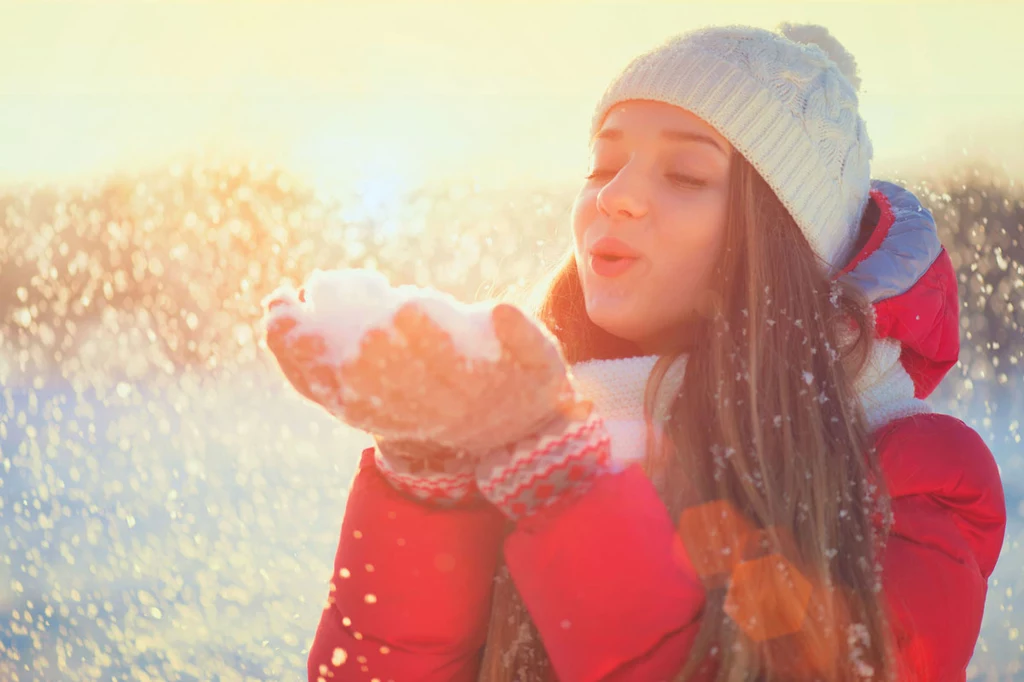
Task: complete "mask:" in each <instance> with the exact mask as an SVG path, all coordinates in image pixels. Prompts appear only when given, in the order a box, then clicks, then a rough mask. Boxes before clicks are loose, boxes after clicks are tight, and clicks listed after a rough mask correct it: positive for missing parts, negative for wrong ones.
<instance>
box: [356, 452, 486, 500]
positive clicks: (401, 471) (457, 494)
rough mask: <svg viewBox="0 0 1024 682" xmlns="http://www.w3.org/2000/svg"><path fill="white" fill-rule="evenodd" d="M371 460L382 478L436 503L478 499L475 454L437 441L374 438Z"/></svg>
mask: <svg viewBox="0 0 1024 682" xmlns="http://www.w3.org/2000/svg"><path fill="white" fill-rule="evenodd" d="M376 442H377V447H376V448H375V449H374V460H375V462H376V463H377V469H378V470H379V471H380V472H381V474H383V476H384V478H385V479H386V480H387V481H388V483H390V484H391V485H392V487H394V488H396V489H397V490H398V491H399V492H402V493H404V494H405V495H407V496H409V497H411V498H413V499H415V500H418V501H420V502H424V503H426V504H430V505H433V506H437V507H457V506H461V505H464V504H468V503H471V502H475V501H479V500H480V499H481V498H480V492H479V491H478V490H477V487H476V477H475V469H476V463H477V458H475V457H473V456H471V455H469V454H468V453H464V452H458V451H455V450H452V449H451V448H446V447H444V446H441V445H437V444H436V443H429V442H422V441H390V440H386V439H383V438H380V437H377V438H376Z"/></svg>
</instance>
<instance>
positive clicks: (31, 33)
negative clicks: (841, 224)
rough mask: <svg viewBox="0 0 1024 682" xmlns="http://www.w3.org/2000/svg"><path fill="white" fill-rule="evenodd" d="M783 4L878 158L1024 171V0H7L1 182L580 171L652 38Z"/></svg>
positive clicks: (395, 186) (555, 178) (402, 184)
mask: <svg viewBox="0 0 1024 682" xmlns="http://www.w3.org/2000/svg"><path fill="white" fill-rule="evenodd" d="M785 20H788V21H794V22H814V23H821V24H824V25H825V26H827V27H828V28H830V29H831V30H832V32H833V34H834V35H836V37H838V38H839V39H840V40H841V41H842V42H843V43H844V44H845V45H846V46H847V48H848V49H849V50H850V51H851V52H852V53H853V54H854V56H855V57H856V58H857V60H858V62H859V64H860V69H861V76H862V80H863V85H862V93H861V97H862V112H863V115H864V117H865V119H866V120H867V122H868V129H869V132H870V134H871V137H872V139H873V142H874V147H875V164H876V165H875V168H876V171H877V173H876V174H881V173H886V172H889V173H897V174H900V173H912V172H914V171H915V170H917V169H918V168H920V167H922V166H923V167H934V166H935V165H936V164H941V163H944V162H946V161H948V160H950V159H952V160H954V161H962V160H965V159H970V160H971V161H973V160H976V159H977V158H983V159H988V160H990V161H991V163H993V164H994V165H995V166H997V167H998V166H1004V167H1006V168H1007V169H1008V170H1009V171H1010V172H1012V173H1014V174H1016V175H1018V176H1019V177H1024V88H1021V87H1020V86H1019V82H1020V74H1019V71H1020V69H1021V67H1022V66H1024V41H1022V40H1020V35H1019V32H1020V26H1021V24H1022V21H1024V3H1021V2H989V3H984V2H978V1H972V2H969V3H968V2H920V3H919V2H903V3H892V2H884V3H882V2H858V3H852V2H817V3H803V2H755V3H745V4H739V3H722V2H715V3H711V2H679V1H675V2H628V3H627V2H590V1H579V0H577V1H571V2H566V1H563V2H554V1H552V0H543V1H541V0H537V1H533V2H531V1H525V2H523V1H520V2H502V3H498V2H490V1H487V0H475V1H466V2H435V1H428V0H417V1H416V2H409V3H394V2H379V1H374V2H370V1H366V2H248V1H247V2H241V1H231V2H227V1H222V0H214V1H212V2H209V1H208V2H202V3H199V2H189V3H169V2H138V1H135V0H133V1H132V2H121V1H118V2H85V3H79V2H76V3H47V2H44V3H12V2H8V0H0V183H9V182H18V181H46V180H54V179H59V180H65V179H78V178H83V177H88V176H90V175H94V174H96V173H107V172H110V171H114V170H122V169H123V170H129V171H132V170H138V169H146V168H150V167H153V166H156V165H159V164H163V163H165V162H167V161H168V160H169V159H172V158H176V157H181V156H187V155H192V154H197V153H202V154H215V155H218V156H231V155H242V156H243V157H245V158H248V159H253V158H255V159H259V160H266V161H271V162H274V163H279V164H282V165H284V166H286V167H288V168H290V169H293V170H294V171H295V172H296V173H298V174H300V175H303V176H306V177H307V178H309V179H310V180H312V181H314V182H315V183H317V184H318V185H319V186H321V187H322V188H324V189H327V190H342V189H349V188H353V187H355V188H357V189H362V190H363V191H365V192H373V193H377V194H378V195H379V197H378V198H379V199H380V200H385V201H386V199H387V197H388V195H389V194H390V193H395V192H400V191H401V190H403V189H406V188H409V187H412V186H415V185H416V184H418V183H421V182H424V181H425V180H435V181H437V180H442V181H443V180H445V179H448V178H457V179H472V180H473V181H476V182H478V183H480V184H483V185H490V184H497V185H503V184H516V183H519V182H521V181H525V182H528V183H531V184H532V183H537V182H558V183H561V182H565V183H570V184H571V183H575V182H577V181H578V179H579V178H580V177H581V176H582V175H583V174H584V173H585V172H586V163H587V155H586V137H585V136H586V131H587V125H588V122H589V118H590V115H591V109H592V107H593V106H594V104H595V102H596V100H597V98H598V97H599V95H600V94H601V92H602V91H603V89H604V88H605V86H606V85H607V84H608V82H609V81H610V79H611V78H612V76H613V75H614V74H615V73H617V72H618V70H619V69H621V68H622V67H623V66H624V65H625V64H626V63H627V62H628V61H629V60H630V59H631V58H632V57H633V56H635V55H637V54H639V53H640V52H642V51H644V50H646V49H648V48H649V47H652V46H654V45H656V44H657V43H659V42H661V41H662V40H664V39H666V38H668V37H670V36H671V35H673V34H675V33H679V32H682V31H685V30H687V29H689V28H693V27H698V26H701V25H705V24H711V23H743V24H752V25H758V26H763V27H765V28H772V27H774V26H776V25H777V24H778V23H779V22H780V21H785Z"/></svg>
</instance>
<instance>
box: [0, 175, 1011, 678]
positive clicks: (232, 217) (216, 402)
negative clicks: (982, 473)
mask: <svg viewBox="0 0 1024 682" xmlns="http://www.w3.org/2000/svg"><path fill="white" fill-rule="evenodd" d="M911 188H912V189H914V190H915V191H916V192H917V193H918V195H919V196H921V198H922V199H923V200H924V201H925V202H926V204H927V205H928V206H929V208H930V209H931V210H932V211H933V212H934V214H935V216H936V219H937V221H938V222H939V225H940V229H941V231H942V237H943V241H944V243H945V244H946V246H947V248H948V249H949V253H950V256H951V258H952V260H953V263H954V266H955V267H956V269H957V273H958V277H959V282H960V287H961V300H962V301H963V310H962V311H961V317H962V324H961V330H962V339H963V351H962V354H961V361H960V363H959V364H958V365H957V366H956V367H955V368H954V369H953V370H952V371H951V373H950V376H949V377H948V378H947V379H946V381H945V382H944V383H943V384H942V386H940V388H939V390H938V391H937V393H936V395H934V396H933V397H932V398H931V399H930V402H931V403H932V404H933V406H934V407H935V408H936V409H938V410H942V411H947V412H951V413H953V414H956V415H957V416H960V417H962V418H963V419H965V420H966V421H968V423H970V424H971V425H972V426H973V427H974V428H976V429H977V430H978V431H979V433H981V435H982V436H983V437H984V438H985V440H986V442H987V443H988V444H989V445H990V446H991V448H992V449H993V451H994V452H995V454H996V457H997V458H998V460H999V464H1000V467H1001V471H1002V475H1003V477H1004V481H1005V484H1006V493H1007V504H1008V508H1009V511H1010V524H1009V528H1008V532H1007V539H1006V546H1005V549H1004V556H1003V558H1002V560H1001V561H1000V564H999V566H998V567H997V569H996V573H995V575H994V576H993V577H992V580H991V582H990V590H989V602H988V608H987V611H986V614H985V620H984V623H983V628H982V634H981V640H980V641H979V644H978V647H977V650H976V655H975V658H974V660H973V662H972V664H971V669H970V674H971V676H972V678H974V679H996V678H999V679H1005V678H1006V676H1007V675H1009V674H1010V672H1009V671H1011V670H1016V669H1017V668H1018V667H1020V665H1021V664H1022V663H1024V644H1022V641H1021V638H1020V636H1019V632H1020V630H1021V629H1022V628H1024V616H1022V615H1021V613H1022V611H1024V608H1021V607H1020V606H1018V605H1017V604H1016V602H1017V601H1018V600H1019V596H1018V595H1019V594H1020V593H1021V592H1020V590H1019V589H1018V586H1019V583H1020V581H1021V578H1022V574H1021V570H1022V569H1021V566H1022V565H1024V555H1022V552H1021V547H1020V543H1021V541H1022V540H1024V448H1022V446H1021V429H1020V415H1021V414H1024V403H1022V400H1024V398H1022V394H1024V392H1022V391H1021V390H1020V383H1021V376H1022V371H1021V363H1022V361H1024V333H1022V329H1021V325H1022V324H1024V312H1022V310H1024V246H1022V244H1021V240H1022V239H1024V192H1022V191H1021V187H1020V186H1019V185H1015V184H1013V183H1010V182H1009V181H1007V180H1001V179H998V178H989V177H986V176H984V175H982V174H978V173H976V172H973V171H972V172H967V173H964V174H962V175H961V176H952V177H949V178H946V179H944V180H943V181H941V182H938V181H934V182H931V183H927V184H923V183H919V184H916V185H911ZM571 201H572V194H571V192H568V193H566V192H556V191H554V190H546V189H544V190H538V191H535V192H529V191H526V190H516V191H512V190H507V191H504V192H502V191H493V192H486V193H485V192H480V191H476V190H475V189H473V188H471V187H447V188H425V189H423V190H421V191H419V192H418V193H416V194H413V195H410V196H407V197H404V198H403V203H402V205H401V206H400V207H398V208H396V210H395V211H394V213H395V215H397V216H399V217H398V218H397V221H398V222H397V224H399V225H401V227H399V228H394V227H393V225H391V226H389V228H388V229H383V227H382V226H381V225H380V224H379V223H377V222H375V219H374V217H373V212H372V211H360V210H347V209H349V208H351V207H348V206H341V205H339V204H338V203H337V202H331V201H327V200H324V199H322V198H321V197H318V196H317V195H316V194H315V193H314V192H312V191H310V190H308V189H306V188H305V187H304V185H303V183H302V182H301V181H300V179H298V178H295V177H292V176H290V175H289V174H288V173H286V172H284V171H283V170H281V169H278V168H275V167H272V166H265V165H262V164H248V165H246V164H239V165H204V164H201V163H196V164H194V165H191V166H190V165H184V164H183V165H179V166H176V167H174V168H170V169H167V170H166V171H161V172H154V173H150V174H144V175H137V176H124V177H119V178H115V179H109V180H105V181H97V184H95V185H93V186H87V187H37V188H20V189H9V190H6V191H0V210H2V212H3V219H4V223H3V225H4V227H3V232H2V233H0V276H2V277H3V286H2V287H0V296H4V297H6V299H5V301H4V304H3V305H0V315H2V319H0V337H2V340H3V342H2V344H0V466H2V472H0V519H2V536H0V541H2V542H3V544H4V546H5V549H6V551H5V552H4V555H3V560H2V562H0V596H2V604H0V608H2V609H3V616H2V617H0V631H2V632H0V644H2V646H0V679H4V680H8V679H10V680H21V681H24V680H69V681H70V682H77V681H79V680H101V679H102V680H118V681H126V680H141V681H144V682H145V681H156V680H161V681H164V680H190V681H198V680H215V679H219V680H284V679H297V678H301V677H302V676H303V675H304V670H305V662H306V652H307V649H308V646H309V643H310V641H311V639H312V636H313V633H314V631H315V628H316V624H317V622H318V620H319V617H320V612H321V609H322V607H323V604H324V601H325V599H326V598H327V596H328V577H329V576H330V575H331V572H332V564H331V562H332V560H333V558H334V550H335V548H336V544H337V540H338V532H339V520H340V518H341V515H342V512H343V510H344V507H345V501H346V491H347V488H348V484H349V482H350V480H351V477H352V474H353V471H354V468H355V465H356V461H357V459H358V456H359V452H360V450H361V449H362V448H363V447H364V446H366V445H367V444H368V438H367V437H366V436H365V435H363V434H360V433H357V432H355V431H352V430H350V429H348V428H347V427H345V426H343V425H341V424H340V423H339V422H337V421H335V420H333V419H332V418H331V417H330V416H329V415H328V414H326V413H325V412H323V411H322V410H318V409H316V408H315V407H314V406H312V405H310V404H309V403H307V402H305V401H303V400H302V399H301V398H299V397H298V396H297V395H296V393H295V391H293V390H290V388H289V387H288V385H287V384H286V382H285V380H284V379H283V377H282V376H281V374H280V372H279V370H277V368H276V367H275V365H274V364H273V362H272V360H271V359H270V358H269V356H268V353H267V351H266V349H265V348H264V347H263V345H262V341H261V340H260V330H259V325H258V322H259V319H260V315H261V312H262V309H261V301H262V300H263V298H264V297H265V296H266V295H267V294H269V293H270V292H271V291H273V290H274V289H275V288H276V287H278V286H279V285H281V284H282V283H290V284H291V285H292V286H295V287H297V286H299V285H300V284H302V283H304V282H306V280H307V278H308V277H309V275H310V274H311V273H313V272H314V271H315V270H316V269H320V270H322V271H324V272H327V271H332V270H337V269H339V268H358V269H365V270H375V271H377V272H380V273H382V276H384V277H387V279H388V280H389V281H391V282H393V283H395V284H399V285H415V286H418V287H433V288H436V289H438V290H441V291H445V292H448V293H450V294H452V295H454V296H455V297H456V298H458V299H459V300H462V301H480V300H484V299H487V298H492V297H495V296H497V295H498V294H502V295H506V296H507V297H510V298H513V299H514V298H516V297H518V296H520V295H521V294H523V293H524V292H525V290H526V288H527V286H528V285H529V284H530V283H532V282H534V281H536V280H537V279H538V278H539V277H541V276H542V274H544V273H545V272H547V270H548V269H549V268H551V267H552V266H553V265H555V264H556V262H557V261H558V259H559V257H560V256H561V255H562V253H563V252H564V251H565V250H566V249H567V248H568V247H569V245H570V235H569V231H568V215H569V206H570V205H571ZM390 220H392V221H394V220H396V219H395V218H394V217H392V218H390ZM389 225H390V224H389ZM809 383H810V382H809ZM730 454H731V453H729V452H725V453H716V455H717V458H718V459H719V460H722V461H724V459H723V458H728V457H729V455H730ZM362 532H366V533H369V532H370V531H368V530H366V529H365V528H364V529H363V530H362ZM364 568H365V570H369V568H368V567H361V565H358V566H349V567H348V568H347V569H344V573H343V574H342V576H341V577H342V578H344V577H345V576H346V575H350V571H355V570H360V571H362V570H364ZM366 599H367V601H368V603H373V602H375V601H379V603H381V604H383V603H385V600H387V599H388V592H387V586H386V585H379V586H375V588H374V593H373V594H367V595H366ZM1015 607H1016V608H1015ZM371 608H373V607H371ZM566 622H567V621H566ZM347 625H351V626H352V627H354V628H359V624H358V623H355V624H352V623H348V624H347ZM569 625H570V626H572V624H569ZM331 663H332V664H335V665H345V666H353V665H354V664H355V663H354V662H353V661H348V660H347V654H346V652H345V651H343V650H337V651H335V652H334V654H333V656H332V659H331ZM864 672H865V674H867V673H868V671H867V670H865V671H864ZM335 679H336V678H335Z"/></svg>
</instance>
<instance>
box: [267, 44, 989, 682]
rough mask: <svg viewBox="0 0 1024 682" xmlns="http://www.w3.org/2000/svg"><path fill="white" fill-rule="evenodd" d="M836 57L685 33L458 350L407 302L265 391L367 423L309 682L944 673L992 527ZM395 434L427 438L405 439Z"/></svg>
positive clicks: (620, 114)
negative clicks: (547, 276)
mask: <svg viewBox="0 0 1024 682" xmlns="http://www.w3.org/2000/svg"><path fill="white" fill-rule="evenodd" d="M857 86H858V79H857V77H856V73H855V65H854V63H853V59H852V58H851V57H850V56H849V54H848V53H846V51H845V50H844V49H843V48H842V47H841V46H840V45H838V43H836V42H835V40H834V39H833V38H832V37H831V36H829V35H828V33H827V31H825V30H824V29H821V28H820V27H809V26H789V25H787V26H783V27H782V29H781V32H780V33H773V32H769V31H765V30H760V29H755V28H748V27H716V28H708V29H702V30H699V31H695V32H691V33H688V34H685V35H682V36H679V37H677V38H675V39H673V40H671V41H668V42H666V43H665V44H663V45H661V46H659V47H657V48H656V49H654V50H652V51H650V52H648V53H646V54H644V55H641V56H640V57H638V58H637V59H636V60H634V61H633V62H632V63H631V64H630V65H629V66H628V67H627V68H626V69H625V70H624V71H623V73H622V74H621V75H620V76H619V77H617V78H616V79H615V81H614V82H613V83H612V84H611V86H610V87H609V88H608V90H607V91H606V92H605V94H604V96H603V97H602V98H601V100H600V102H599V105H598V107H597V111H596V112H595V116H594V120H593V129H592V167H591V171H590V173H589V175H588V176H587V178H586V180H585V182H584V183H583V185H582V187H581V189H580V192H579V195H578V197H577V199H576V203H575V207H574V210H573V214H572V228H573V234H572V236H573V249H572V252H571V253H570V254H569V255H568V257H567V259H566V261H565V263H564V264H563V266H562V267H561V268H560V269H559V270H558V272H557V273H556V274H555V276H554V278H553V281H552V282H551V283H550V284H549V286H548V288H547V295H546V298H545V300H544V302H543V305H542V306H541V308H540V310H539V319H540V320H541V322H542V323H543V326H544V327H545V328H546V329H542V328H541V327H540V326H538V325H536V324H534V323H532V322H531V321H530V319H529V318H527V317H526V316H525V315H522V314H521V313H519V312H518V310H517V309H516V308H514V307H512V306H510V305H508V304H500V305H498V306H496V308H495V309H494V312H493V321H494V327H495V333H496V337H497V339H498V340H499V342H500V344H501V347H502V357H501V359H500V360H499V361H495V362H482V361H479V360H474V359H472V358H467V357H465V356H463V355H462V354H461V353H460V351H459V349H458V347H457V346H456V345H454V344H453V343H452V342H451V340H450V339H449V338H447V336H446V335H445V333H444V332H443V331H442V330H441V329H440V328H439V327H438V326H436V325H435V324H434V323H433V322H432V321H431V320H430V319H429V318H428V317H426V316H425V315H424V314H423V312H422V311H421V310H419V309H417V307H416V306H415V305H410V306H407V307H405V308H403V309H402V310H401V311H399V314H398V315H397V316H396V319H395V329H396V331H395V332H394V333H392V334H386V333H379V334H371V335H368V336H367V338H366V339H364V342H363V344H362V347H361V352H360V355H359V357H358V358H357V359H355V360H352V361H350V362H348V363H347V364H345V365H343V366H340V367H339V366H333V365H331V364H330V361H329V360H328V359H327V358H326V356H325V355H324V354H323V353H322V352H321V349H322V346H323V344H322V343H320V342H319V340H318V339H317V338H316V336H315V334H314V333H313V332H312V331H310V330H309V329H306V328H304V326H303V300H302V296H298V297H296V296H287V295H282V296H278V297H277V298H275V299H274V300H273V301H272V302H271V303H270V306H269V308H271V309H272V310H273V319H272V320H271V321H270V323H269V326H268V338H267V340H268V345H269V346H270V348H271V349H272V350H273V351H274V353H275V355H276V357H277V358H278V361H279V362H280V364H281V366H282V368H283V369H284V371H285V373H286V375H287V376H288V377H289V379H290V380H291V381H292V383H293V384H294V385H295V386H296V388H298V389H299V390H300V391H301V392H303V393H304V394H305V395H307V396H308V397H310V398H311V399H313V400H316V401H317V402H319V403H320V404H322V405H324V406H325V407H327V408H328V409H330V410H331V411H332V412H333V413H335V414H337V415H338V416H339V417H341V418H342V419H344V420H345V421H346V422H348V423H349V424H352V425H354V426H357V427H359V428H363V429H365V430H367V431H369V432H371V433H374V434H375V435H376V436H377V447H374V448H370V449H368V450H366V451H365V452H363V456H362V460H361V462H360V465H359V469H358V473H357V474H356V476H355V480H354V482H353V484H352V489H351V491H350V493H349V498H348V506H347V509H346V513H345V518H344V522H343V527H342V532H341V541H340V544H339V547H338V552H337V556H336V559H335V566H334V571H333V574H332V576H331V579H330V592H329V596H328V600H327V604H326V606H325V608H324V611H323V616H322V619H321V622H320V626H319V628H318V629H317V632H316V636H315V640H314V642H313V645H312V648H311V650H310V654H309V671H308V674H309V679H310V681H311V682H319V681H321V680H382V681H383V680H395V681H397V682H401V681H403V680H410V681H412V680H415V681H420V682H422V681H424V680H478V679H479V680H488V681H490V680H501V681H509V680H561V681H562V682H576V681H583V680H674V679H694V680H697V679H699V680H722V681H724V680H730V681H731V680H830V681H831V680H836V681H847V680H857V679H872V680H889V679H898V680H927V681H929V682H942V681H946V680H964V679H965V677H966V673H965V669H966V666H967V663H968V660H969V659H970V657H971V654H972V651H973V648H974V644H975V641H976V639H977V636H978V632H979V628H980V623H981V616H982V611H983V607H984V602H985V594H986V580H987V578H988V576H989V575H990V574H991V572H992V570H993V567H994V564H995V562H996V559H997V557H998V555H999V551H1000V548H1001V545H1002V540H1003V532H1004V524H1005V507H1004V501H1003V496H1002V490H1001V485H1000V480H999V475H998V472H997V468H996V465H995V462H994V460H993V458H992V455H991V453H990V452H989V450H988V449H987V448H986V446H985V444H984V443H983V442H982V440H981V439H980V438H979V436H978V435H977V434H976V433H975V432H974V431H972V430H971V429H970V428H969V427H968V426H966V425H965V424H964V423H963V422H961V421H959V420H957V419H955V418H953V417H949V416H946V415H940V414H933V413H932V412H931V411H930V409H929V407H928V405H927V404H926V403H925V402H923V401H922V400H921V399H922V398H924V397H926V396H927V395H928V394H929V393H930V392H931V391H932V390H933V389H934V388H935V386H936V385H937V384H938V382H939V381H940V380H941V379H942V377H943V376H944V375H945V373H946V372H947V371H948V370H949V369H950V368H951V367H952V366H953V365H954V364H955V362H956V360H957V355H958V351H959V340H958V334H959V321H958V300H957V282H956V279H955V277H954V272H953V269H952V265H951V262H950V259H949V257H948V256H947V254H946V252H945V251H944V250H943V248H942V246H941V245H940V243H939V242H938V238H937V236H936V231H935V225H934V222H933V219H932V216H931V215H930V214H929V213H928V211H926V210H925V209H923V208H922V206H921V204H920V203H919V202H918V200H917V199H916V198H915V197H914V196H913V195H912V194H911V193H910V192H908V191H906V190H904V189H902V188H900V187H898V186H896V185H894V184H890V183H886V182H879V181H871V180H870V159H871V156H872V150H871V144H870V141H869V140H868V136H867V131H866V128H865V125H864V122H863V120H862V119H861V118H860V116H859V115H858V112H857V95H856V88H857ZM424 434H429V437H427V436H425V435H424Z"/></svg>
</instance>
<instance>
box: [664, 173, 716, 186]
mask: <svg viewBox="0 0 1024 682" xmlns="http://www.w3.org/2000/svg"><path fill="white" fill-rule="evenodd" d="M665 177H666V178H668V179H669V180H671V181H672V182H673V183H675V184H677V185H682V186H684V187H706V186H707V184H708V182H707V180H701V179H699V178H693V177H690V176H689V175H683V174H682V173H667V174H666V175H665Z"/></svg>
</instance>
